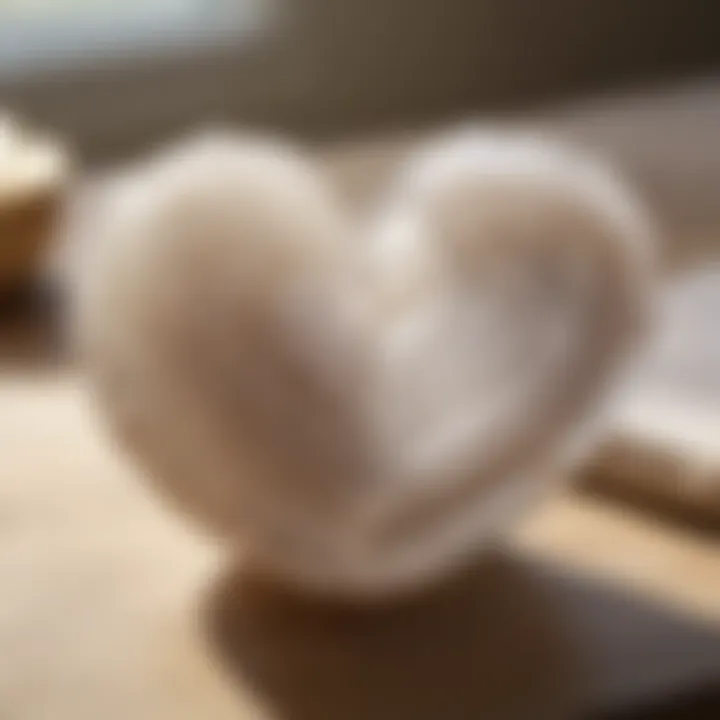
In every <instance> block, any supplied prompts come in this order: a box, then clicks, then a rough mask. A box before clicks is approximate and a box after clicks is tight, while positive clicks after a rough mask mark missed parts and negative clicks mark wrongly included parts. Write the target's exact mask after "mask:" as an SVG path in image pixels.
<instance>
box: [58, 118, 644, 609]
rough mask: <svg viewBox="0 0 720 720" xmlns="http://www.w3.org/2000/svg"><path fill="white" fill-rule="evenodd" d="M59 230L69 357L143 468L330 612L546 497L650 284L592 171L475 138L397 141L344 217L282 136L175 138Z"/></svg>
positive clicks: (341, 206) (619, 201)
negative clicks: (364, 201)
mask: <svg viewBox="0 0 720 720" xmlns="http://www.w3.org/2000/svg"><path fill="white" fill-rule="evenodd" d="M70 216H72V213H71V214H70ZM70 216H69V217H70ZM63 234H64V242H67V243H70V244H74V245H75V246H78V245H79V246H82V248H83V252H81V253H76V256H77V257H78V258H79V260H78V266H77V268H75V271H76V273H75V274H76V281H77V282H76V287H75V293H74V297H73V307H72V328H73V331H74V339H75V341H76V343H77V350H78V356H79V358H80V360H81V362H82V364H83V367H84V369H85V370H86V372H87V376H88V378H89V381H90V387H91V388H92V391H93V393H94V395H95V397H96V400H97V403H98V406H99V407H100V409H101V410H102V414H103V416H104V417H105V418H106V419H107V421H108V424H109V426H110V430H111V432H112V433H113V434H114V436H115V437H116V438H117V439H118V440H119V442H120V444H121V445H122V446H123V447H124V448H126V450H127V451H128V452H129V453H130V454H131V455H132V456H133V457H134V458H135V459H136V460H137V462H138V465H139V467H140V468H141V469H142V472H143V473H145V474H146V475H147V477H148V478H149V479H150V481H151V483H152V484H153V485H154V487H155V488H156V489H157V490H159V491H160V492H161V493H162V494H163V495H164V496H165V497H166V498H167V500H168V501H169V502H171V503H173V504H175V505H176V506H177V507H178V508H179V509H181V510H182V511H184V512H185V513H187V514H188V515H189V516H190V517H192V518H194V519H196V520H198V521H200V522H202V523H204V524H205V525H206V526H207V527H209V528H210V529H211V530H213V531H215V532H217V533H218V534H219V535H220V536H221V537H223V538H224V539H225V540H226V541H227V542H228V543H229V544H231V545H237V546H242V547H244V548H246V549H247V552H248V554H249V556H250V557H251V558H253V560H254V562H256V563H257V564H258V565H259V566H261V567H264V568H266V569H267V570H268V571H270V572H273V573H277V574H278V575H279V576H281V577H282V578H284V579H285V580H287V581H289V582H291V583H293V584H294V585H296V586H297V587H299V588H304V589H307V590H312V591H319V592H327V593H338V594H345V595H348V596H352V597H367V598H370V597H384V596H387V595H389V594H392V593H395V592H399V591H401V590H407V589H412V588H414V587H419V586H420V585H422V584H423V583H426V582H428V581H431V580H433V579H434V578H437V577H439V576H440V575H442V574H443V573H446V572H447V571H448V570H449V569H450V568H452V567H454V566H455V565H457V564H458V563H461V562H462V561H463V560H464V559H467V558H468V557H469V556H470V555H473V554H476V553H479V552H482V550H483V547H485V546H486V545H487V544H488V543H490V542H491V541H492V540H493V539H494V538H496V537H498V536H499V535H502V533H503V532H504V531H505V530H506V529H507V528H508V526H509V525H510V524H511V523H512V521H513V520H514V519H515V518H516V517H517V516H518V515H519V514H520V513H522V512H523V511H524V510H525V509H526V508H528V507H531V506H532V505H533V504H534V503H536V502H537V501H538V500H539V499H540V498H541V497H542V496H543V495H544V494H546V493H547V492H549V491H552V490H553V489H554V487H555V486H556V485H557V484H558V482H559V481H558V480H556V478H558V477H561V476H562V475H563V473H559V472H558V471H557V470H558V468H559V467H561V466H564V465H565V464H567V463H569V462H572V461H574V460H576V459H577V457H578V455H579V453H582V452H583V450H584V449H585V448H586V447H587V445H588V442H590V441H591V439H592V437H593V436H594V434H595V432H596V430H597V428H598V427H599V425H600V420H601V419H602V409H603V401H604V399H605V398H606V397H607V396H608V394H609V392H610V390H611V388H612V384H613V382H614V381H615V380H616V379H617V377H618V375H620V374H622V373H623V371H624V368H625V366H626V364H627V361H628V359H629V358H630V357H631V356H632V351H633V348H634V347H635V346H636V344H637V340H638V338H640V337H641V336H642V333H643V329H644V327H645V325H646V322H645V321H646V319H647V316H648V312H647V310H648V306H649V299H650V296H651V294H652V286H653V271H652V245H653V234H654V231H653V227H652V222H651V220H650V219H649V218H648V217H647V215H646V213H645V211H644V209H643V207H642V205H641V203H639V202H638V201H637V200H636V199H635V198H634V197H633V193H632V191H631V189H630V188H628V187H627V185H626V184H625V183H624V182H623V180H622V179H621V178H619V177H617V176H616V174H615V173H614V171H613V170H612V168H609V167H606V166H605V165H604V164H603V163H602V162H600V161H599V160H597V159H595V158H593V157H590V156H588V155H586V154H585V153H584V152H582V151H581V150H578V149H576V148H571V147H566V146H565V145H562V144H558V143H556V142H554V141H553V140H552V139H546V138H541V137H536V136H534V135H532V134H529V133H525V132H515V131H498V130H491V129H485V128H482V127H476V128H467V129H462V130H456V131H452V132H450V133H447V134H445V135H441V136H439V137H438V138H436V139H434V140H432V141H430V142H428V143H427V144H425V145H424V146H422V147H419V148H418V149H417V150H416V151H415V152H414V153H413V154H412V155H411V156H410V157H409V158H408V159H407V161H406V162H405V163H404V164H403V166H402V167H401V168H400V169H399V171H398V172H397V177H396V178H395V179H394V181H393V183H392V184H391V185H390V186H389V187H388V189H387V190H386V192H385V193H384V194H383V196H382V197H381V198H380V201H379V202H377V203H376V205H375V206H374V207H373V208H371V209H368V210H367V212H366V215H365V216H363V217H357V215H356V214H355V213H354V212H352V211H351V209H350V207H348V206H347V204H346V202H345V200H344V198H342V197H341V196H340V195H339V194H338V193H337V192H336V190H335V188H334V187H333V185H332V183H331V182H330V181H329V179H328V178H326V177H325V176H324V171H323V169H322V167H321V166H320V165H319V164H318V163H317V162H316V161H315V160H314V159H313V158H312V156H310V155H307V156H306V155H305V154H304V153H303V152H302V151H301V150H299V149H297V148H295V147H294V146H293V145H292V144H290V143H287V142H286V141H283V140H279V139H274V138H269V139H268V138H264V137H249V136H246V135H243V134H233V133H226V134H208V135H203V136H201V137H194V138H191V139H188V140H186V141H184V142H181V143H179V144H177V145H174V146H172V147H170V148H167V149H164V150H161V151H160V152H158V153H156V154H155V155H153V157H151V158H149V159H146V160H144V161H142V162H140V163H138V164H137V165H134V166H131V167H128V168H127V169H125V170H124V171H122V172H119V173H118V174H117V176H116V177H114V178H112V180H111V181H109V182H107V183H105V184H104V185H103V187H102V188H100V189H98V191H97V192H96V193H95V195H94V196H93V201H92V203H90V206H89V207H86V208H85V210H84V213H83V218H82V222H76V220H73V221H68V222H67V223H66V224H65V227H64V228H63Z"/></svg>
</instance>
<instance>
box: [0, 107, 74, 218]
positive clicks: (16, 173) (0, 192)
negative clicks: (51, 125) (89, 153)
mask: <svg viewBox="0 0 720 720" xmlns="http://www.w3.org/2000/svg"><path fill="white" fill-rule="evenodd" d="M67 169H68V158H67V155H66V153H65V152H64V150H63V149H62V147H61V146H60V145H59V144H58V143H57V142H56V141H54V140H53V139H51V138H48V137H43V136H40V135H38V134H37V133H34V132H32V131H29V130H27V129H25V128H24V127H23V126H22V125H21V124H20V123H19V122H18V121H17V120H15V119H14V118H13V117H12V116H11V115H10V114H3V113H2V112H0V207H1V206H3V205H12V204H13V203H15V202H17V201H18V200H21V199H23V198H26V197H28V196H33V197H34V196H37V195H40V196H42V195H43V193H45V192H47V191H48V190H50V189H54V188H55V187H56V186H57V184H58V182H59V180H60V179H61V178H62V177H63V175H64V174H65V173H66V171H67Z"/></svg>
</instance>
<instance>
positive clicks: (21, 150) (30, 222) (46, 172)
mask: <svg viewBox="0 0 720 720" xmlns="http://www.w3.org/2000/svg"><path fill="white" fill-rule="evenodd" d="M67 172H68V162H67V157H66V155H65V153H64V151H63V150H62V148H61V147H60V145H59V144H58V143H57V142H55V141H54V140H50V139H47V138H43V137H39V136H35V135H33V134H32V133H29V132H27V131H25V130H24V129H21V128H20V127H19V126H18V125H17V124H16V123H15V122H14V121H12V120H10V119H3V118H2V117H1V116H0V293H3V292H5V291H9V290H13V289H15V288H17V287H18V286H22V285H23V284H25V283H26V282H27V281H28V280H29V279H30V278H31V277H32V276H33V273H34V271H35V267H36V265H37V263H38V261H39V258H40V256H41V254H42V252H43V249H44V247H45V243H46V241H47V239H48V237H49V234H50V229H51V226H52V219H53V215H54V211H55V208H56V205H57V201H58V199H59V196H60V193H61V191H62V187H63V185H64V180H65V178H66V176H67Z"/></svg>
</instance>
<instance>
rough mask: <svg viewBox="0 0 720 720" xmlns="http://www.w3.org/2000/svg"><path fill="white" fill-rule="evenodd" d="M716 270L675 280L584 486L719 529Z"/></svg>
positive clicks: (719, 274) (719, 299)
mask: <svg viewBox="0 0 720 720" xmlns="http://www.w3.org/2000/svg"><path fill="white" fill-rule="evenodd" d="M719 316H720V270H718V268H717V267H713V266H708V267H707V268H703V269H700V270H696V271H694V272H692V273H690V274H687V275H683V276H681V277H679V278H678V279H677V280H676V281H675V282H673V283H672V284H671V285H670V286H669V287H668V288H667V290H665V292H664V295H663V298H662V302H661V303H660V310H659V317H658V328H657V335H656V337H655V340H654V342H652V343H651V345H650V347H649V348H648V351H647V354H646V357H644V358H641V363H640V366H639V368H638V372H637V373H636V374H635V375H634V376H633V377H632V378H631V382H630V384H629V387H628V388H626V390H625V392H624V394H623V397H622V399H621V403H620V407H619V412H618V417H617V420H616V422H615V425H614V429H613V432H612V434H611V436H610V437H609V438H608V439H607V441H606V442H605V444H604V445H603V447H602V448H601V449H600V452H599V454H598V455H597V457H596V459H595V461H594V462H593V463H592V464H591V466H590V468H589V473H588V474H589V476H590V477H589V486H590V487H591V488H593V489H596V490H598V491H600V492H603V493H609V494H612V495H615V496H621V497H623V498H624V499H626V500H633V501H635V502H638V503H640V504H641V505H643V506H645V507H655V509H657V510H660V511H662V512H665V513H670V514H673V515H675V516H682V517H683V518H684V519H685V520H689V521H690V522H692V523H694V524H701V525H703V526H711V527H712V528H714V529H716V530H717V529H720V337H719V336H718V333H717V327H718V317H719Z"/></svg>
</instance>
